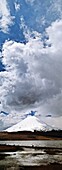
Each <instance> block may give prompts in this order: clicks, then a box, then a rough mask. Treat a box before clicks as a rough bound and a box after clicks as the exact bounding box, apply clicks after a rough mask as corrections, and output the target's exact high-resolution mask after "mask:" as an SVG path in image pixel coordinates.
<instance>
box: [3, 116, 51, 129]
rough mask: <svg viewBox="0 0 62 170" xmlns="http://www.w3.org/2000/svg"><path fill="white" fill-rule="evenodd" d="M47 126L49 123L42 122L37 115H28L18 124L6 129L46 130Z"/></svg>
mask: <svg viewBox="0 0 62 170" xmlns="http://www.w3.org/2000/svg"><path fill="white" fill-rule="evenodd" d="M46 129H48V128H47V125H46V124H45V123H41V122H40V121H39V119H38V118H37V117H35V116H28V117H27V118H25V119H24V120H22V121H21V122H19V123H17V124H16V125H13V126H12V127H10V128H8V129H6V130H5V131H8V132H17V131H32V132H33V131H34V130H37V131H40V130H42V131H45V130H46Z"/></svg>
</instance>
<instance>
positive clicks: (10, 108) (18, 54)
mask: <svg viewBox="0 0 62 170" xmlns="http://www.w3.org/2000/svg"><path fill="white" fill-rule="evenodd" d="M36 35H37V34H36ZM46 35H48V37H49V39H45V43H46V47H44V41H43V40H42V41H41V38H40V37H39V36H37V37H36V38H35V39H34V38H30V39H29V41H28V42H27V43H26V44H23V43H19V42H15V41H6V42H5V43H4V44H3V48H2V55H3V59H2V62H3V64H4V65H5V67H6V71H5V72H0V80H1V82H0V102H1V104H0V110H4V111H6V112H10V114H9V115H8V116H7V118H8V117H10V120H11V121H10V122H12V123H13V120H14V123H15V122H16V120H19V119H17V117H18V115H17V113H18V114H19V117H20V116H21V115H23V113H25V114H26V112H27V111H28V110H31V109H34V110H37V111H38V114H40V115H41V116H43V115H47V114H49V113H51V114H52V115H53V116H56V115H57V116H60V115H62V107H61V105H62V78H61V77H62V48H61V44H62V39H61V37H62V20H59V21H56V22H54V23H52V25H51V26H50V27H48V28H47V29H46ZM49 44H50V46H49ZM15 113H16V114H15Z"/></svg>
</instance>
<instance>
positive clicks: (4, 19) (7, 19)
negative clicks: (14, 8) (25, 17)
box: [0, 0, 14, 33]
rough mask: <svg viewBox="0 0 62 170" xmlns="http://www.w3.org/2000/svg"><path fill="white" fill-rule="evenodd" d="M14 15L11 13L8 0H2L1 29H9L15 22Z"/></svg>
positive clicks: (0, 1) (5, 31) (3, 30)
mask: <svg viewBox="0 0 62 170" xmlns="http://www.w3.org/2000/svg"><path fill="white" fill-rule="evenodd" d="M13 19H14V17H13V16H11V14H10V8H9V6H8V3H7V0H3V1H2V0H0V30H1V31H2V32H4V33H7V32H8V31H9V26H10V25H12V24H13V22H14V21H13Z"/></svg>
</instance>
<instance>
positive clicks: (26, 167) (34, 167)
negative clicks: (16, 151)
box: [0, 164, 62, 170]
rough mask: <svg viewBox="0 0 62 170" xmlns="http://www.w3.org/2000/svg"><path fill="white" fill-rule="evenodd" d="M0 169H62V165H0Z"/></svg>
mask: <svg viewBox="0 0 62 170" xmlns="http://www.w3.org/2000/svg"><path fill="white" fill-rule="evenodd" d="M0 170H62V165H58V164H50V165H47V166H44V165H42V166H23V167H22V166H19V167H15V168H14V167H12V168H11V167H3V166H0Z"/></svg>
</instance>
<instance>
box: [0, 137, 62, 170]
mask: <svg viewBox="0 0 62 170" xmlns="http://www.w3.org/2000/svg"><path fill="white" fill-rule="evenodd" d="M3 144H6V145H11V146H12V145H16V146H22V147H23V150H22V151H20V150H17V151H16V152H1V153H0V170H6V169H7V170H9V169H10V170H11V169H13V170H16V169H17V170H19V167H23V166H41V165H48V164H59V165H61V164H62V141H61V140H57V141H56V140H55V141H47V140H42V141H40V140H37V141H0V145H3ZM31 146H33V147H31ZM2 168H3V169H2ZM5 168H6V169H5Z"/></svg>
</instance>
